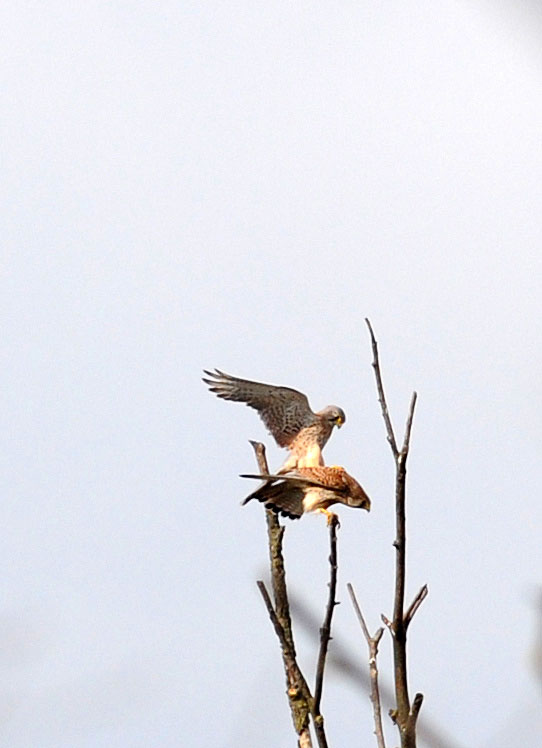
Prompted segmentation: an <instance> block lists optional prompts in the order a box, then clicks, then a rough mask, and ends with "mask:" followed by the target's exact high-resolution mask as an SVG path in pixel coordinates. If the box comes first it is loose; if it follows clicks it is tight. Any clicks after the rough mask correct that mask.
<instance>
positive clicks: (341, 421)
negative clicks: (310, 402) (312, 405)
mask: <svg viewBox="0 0 542 748" xmlns="http://www.w3.org/2000/svg"><path fill="white" fill-rule="evenodd" d="M335 423H336V424H337V428H338V429H340V428H341V426H342V425H343V423H344V421H343V419H342V418H341V417H340V416H337V420H336V421H335Z"/></svg>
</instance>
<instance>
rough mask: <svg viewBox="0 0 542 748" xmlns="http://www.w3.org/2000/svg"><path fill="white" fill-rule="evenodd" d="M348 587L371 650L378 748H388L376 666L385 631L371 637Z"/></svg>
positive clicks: (370, 667)
mask: <svg viewBox="0 0 542 748" xmlns="http://www.w3.org/2000/svg"><path fill="white" fill-rule="evenodd" d="M346 586H347V587H348V592H349V593H350V598H351V600H352V605H353V606H354V610H355V611H356V615H357V617H358V621H359V624H360V626H361V630H362V631H363V636H364V637H365V641H366V642H367V646H368V648H369V677H370V681H371V703H372V705H373V717H374V723H375V730H374V732H375V735H376V743H377V746H378V748H386V743H385V740H384V730H383V728H382V707H381V702H380V689H379V686H378V667H377V664H376V657H377V655H378V645H379V643H380V639H381V638H382V634H383V633H384V629H383V628H379V629H378V631H376V633H375V635H374V636H371V635H370V633H369V629H368V628H367V624H366V623H365V618H364V617H363V613H362V612H361V608H360V607H359V605H358V601H357V599H356V594H355V592H354V588H353V587H352V585H351V584H350V583H348V584H347V585H346Z"/></svg>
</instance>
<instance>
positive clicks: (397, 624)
mask: <svg viewBox="0 0 542 748" xmlns="http://www.w3.org/2000/svg"><path fill="white" fill-rule="evenodd" d="M365 321H366V323H367V326H368V328H369V332H370V334H371V345H372V350H373V368H374V371H375V377H376V388H377V392H378V399H379V402H380V405H381V408H382V417H383V418H384V423H385V425H386V431H387V433H388V441H389V443H390V445H391V448H392V452H393V456H394V460H395V516H396V536H395V540H394V543H393V545H394V547H395V551H396V554H395V595H394V603H393V621H392V622H391V625H390V623H389V621H388V619H386V618H385V617H383V618H382V620H383V621H384V623H385V624H386V626H387V627H388V629H389V630H390V631H391V632H392V634H393V662H394V675H395V698H396V708H395V709H393V710H392V712H391V713H390V714H391V717H392V719H393V721H394V722H395V723H396V724H397V727H398V728H399V734H400V737H401V748H416V720H417V716H418V712H419V709H420V707H421V698H419V697H417V702H416V712H415V715H413V713H412V712H411V708H410V698H409V695H408V677H407V648H406V638H407V628H408V624H409V623H410V620H411V619H412V616H413V615H414V613H415V612H416V610H417V608H418V607H419V605H420V604H421V602H422V600H423V597H425V595H426V594H427V591H426V592H425V594H424V595H423V597H422V598H421V599H419V600H415V601H414V603H413V606H414V607H413V606H411V607H410V608H409V610H408V611H407V613H406V615H405V612H404V606H405V584H406V512H405V500H406V463H407V457H408V452H409V447H410V434H411V431H412V422H413V419H414V408H415V406H416V399H417V395H416V393H415V392H414V393H413V395H412V399H411V401H410V407H409V411H408V417H407V422H406V427H405V435H404V438H403V446H402V449H401V451H400V452H399V451H398V450H397V443H396V441H395V436H394V433H393V428H392V425H391V419H390V415H389V412H388V408H387V405H386V399H385V395H384V386H383V384H382V377H381V374H380V361H379V357H378V346H377V342H376V338H375V336H374V333H373V329H372V327H371V323H370V322H369V320H365ZM422 698H423V697H422Z"/></svg>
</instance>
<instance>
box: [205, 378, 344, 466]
mask: <svg viewBox="0 0 542 748" xmlns="http://www.w3.org/2000/svg"><path fill="white" fill-rule="evenodd" d="M204 371H205V374H207V376H208V377H210V379H206V378H204V379H203V381H204V382H205V384H207V385H208V386H209V389H210V390H211V392H214V393H215V394H216V395H217V396H218V397H221V398H223V399H224V400H235V401H236V402H242V403H246V404H247V405H249V406H250V407H251V408H254V409H255V410H257V411H258V413H259V414H260V417H261V419H262V420H263V422H264V423H265V425H266V426H267V428H268V429H269V432H270V433H271V434H272V436H273V437H274V438H275V441H276V442H277V444H278V445H279V447H286V448H287V449H289V450H290V456H289V457H288V459H287V460H286V462H285V463H284V465H283V466H282V468H281V469H280V471H279V472H281V473H282V472H285V471H287V470H292V469H293V468H296V467H299V468H301V467H315V466H318V465H323V464H324V460H323V458H322V449H323V448H324V446H325V444H326V442H327V440H328V439H329V437H330V436H331V432H332V431H333V427H334V426H338V427H339V428H340V427H341V426H342V424H343V423H344V422H345V420H346V416H345V415H344V411H343V410H342V408H338V407H337V406H336V405H328V406H327V408H324V409H323V410H320V411H318V412H317V413H313V411H312V410H311V408H310V405H309V401H308V400H307V396H306V395H304V394H303V393H302V392H298V391H297V390H293V389H291V388H290V387H277V386H275V385H273V384H262V383H261V382H251V381H249V380H248V379H239V378H238V377H232V376H230V375H229V374H225V373H224V372H223V371H219V370H218V369H215V371H214V372H212V371H206V370H204Z"/></svg>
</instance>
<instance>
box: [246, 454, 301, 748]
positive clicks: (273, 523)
mask: <svg viewBox="0 0 542 748" xmlns="http://www.w3.org/2000/svg"><path fill="white" fill-rule="evenodd" d="M250 443H251V444H252V447H253V449H254V453H255V455H256V460H257V462H258V468H259V470H260V472H261V473H263V474H264V475H266V474H268V473H269V468H268V465H267V458H266V455H265V446H264V445H263V444H262V443H261V442H255V441H251V442H250ZM265 515H266V521H267V537H268V542H269V560H270V564H271V585H272V588H273V597H274V600H275V607H274V608H273V605H272V603H271V600H270V599H269V595H268V593H267V590H266V589H265V586H264V585H263V583H261V584H262V587H260V583H258V587H259V589H260V592H261V594H262V596H263V598H264V602H265V603H266V607H267V609H268V612H269V615H270V617H271V621H272V623H273V626H274V627H275V631H276V632H277V636H278V637H279V640H280V643H281V648H282V660H283V663H284V671H285V673H286V686H287V694H288V702H289V704H290V711H291V714H292V721H293V723H294V728H295V731H296V732H297V735H298V746H299V748H312V741H311V736H310V729H309V714H310V712H311V708H312V697H311V694H310V691H309V689H308V686H307V684H306V681H305V679H304V677H303V674H302V673H301V671H300V669H299V666H298V664H297V660H296V652H295V645H294V638H293V635H292V621H291V617H290V606H289V603H288V593H287V590H286V574H285V571H284V559H283V557H282V538H283V535H284V527H282V526H281V524H280V522H279V519H278V517H277V515H276V514H275V513H274V512H273V511H271V510H270V509H267V510H266V512H265ZM268 603H269V604H268ZM271 611H272V613H271ZM277 626H278V628H277ZM279 631H280V632H281V633H279ZM283 641H284V642H285V643H286V647H284V644H283ZM300 682H302V683H304V685H305V688H304V690H300Z"/></svg>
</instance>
